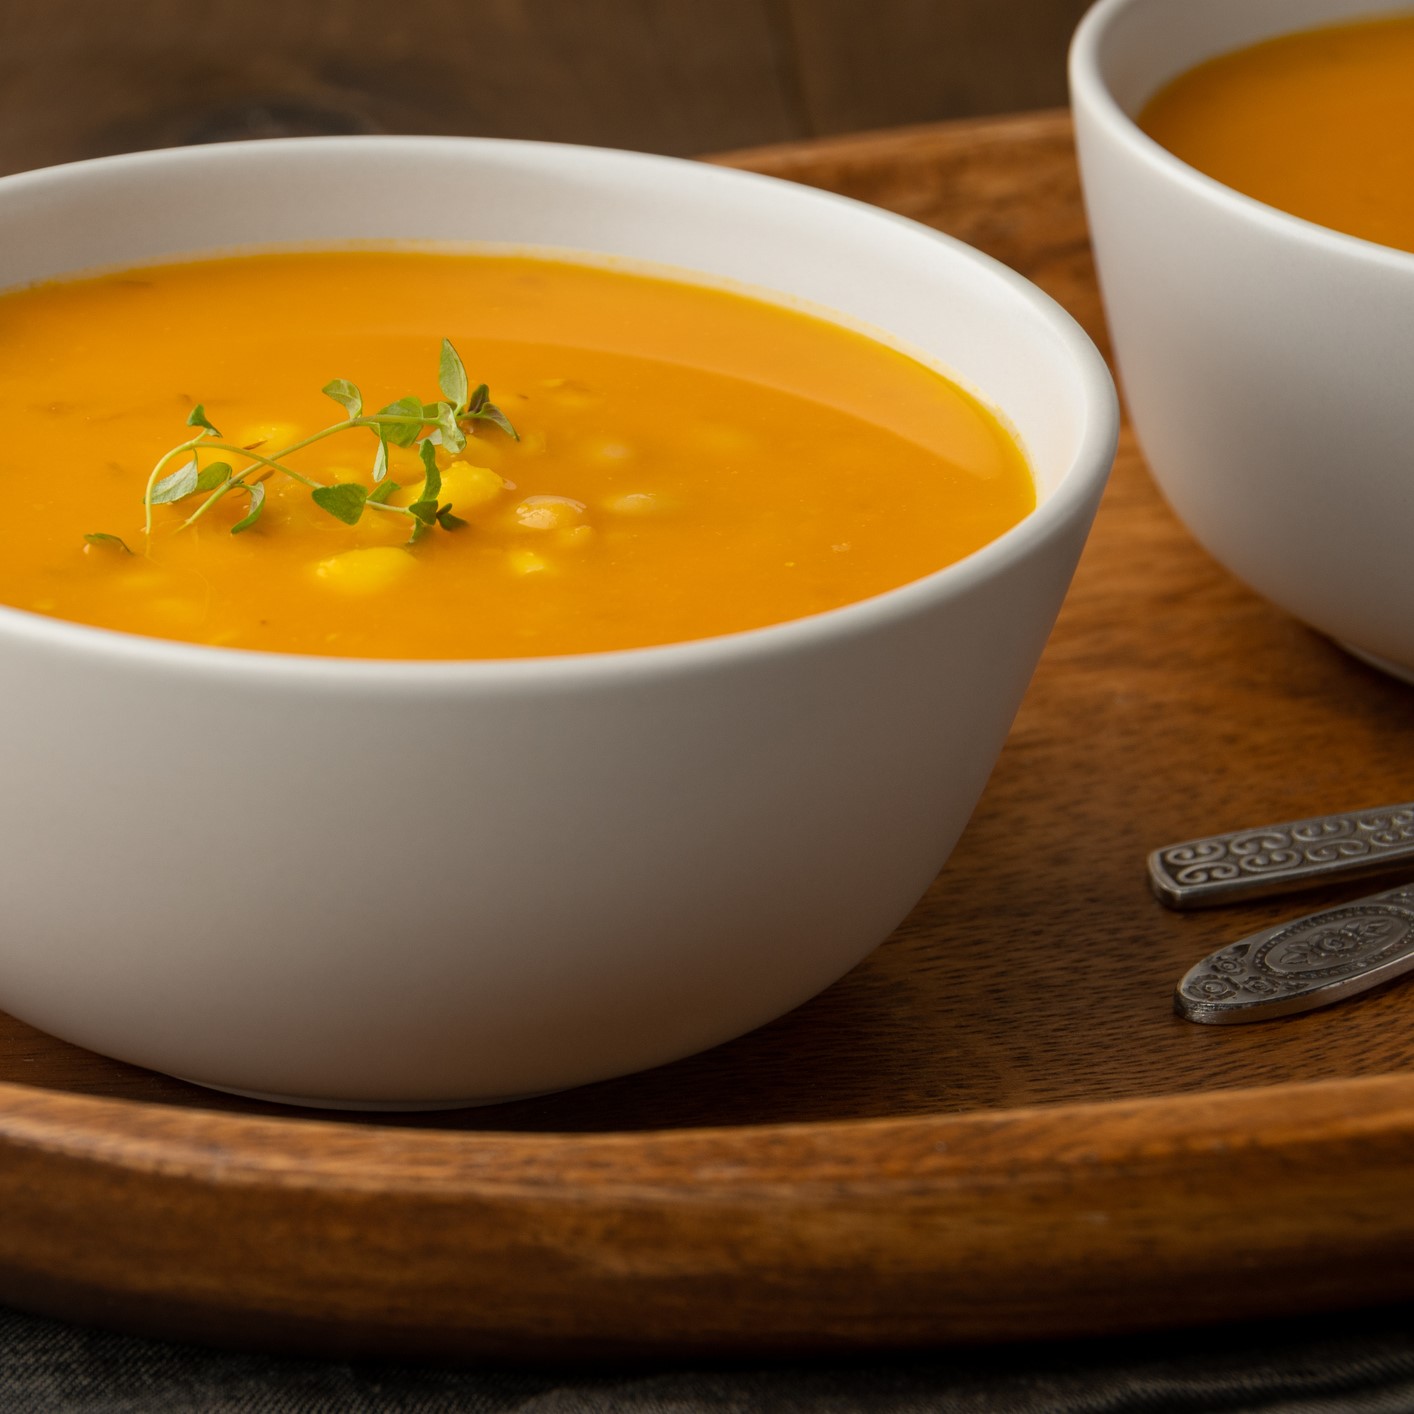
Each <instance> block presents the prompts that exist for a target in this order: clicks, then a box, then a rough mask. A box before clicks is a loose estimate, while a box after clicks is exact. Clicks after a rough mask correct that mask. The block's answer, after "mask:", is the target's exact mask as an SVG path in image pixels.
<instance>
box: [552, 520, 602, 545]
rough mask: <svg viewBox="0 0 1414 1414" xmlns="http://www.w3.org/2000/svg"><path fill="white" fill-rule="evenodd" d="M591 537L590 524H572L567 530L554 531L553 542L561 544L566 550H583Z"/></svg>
mask: <svg viewBox="0 0 1414 1414" xmlns="http://www.w3.org/2000/svg"><path fill="white" fill-rule="evenodd" d="M593 539H594V527H593V526H592V525H572V526H571V527H570V528H569V529H568V530H557V531H556V532H555V544H556V545H563V546H564V547H565V549H567V550H583V549H584V548H585V546H586V545H588V544H589V542H590V541H591V540H593Z"/></svg>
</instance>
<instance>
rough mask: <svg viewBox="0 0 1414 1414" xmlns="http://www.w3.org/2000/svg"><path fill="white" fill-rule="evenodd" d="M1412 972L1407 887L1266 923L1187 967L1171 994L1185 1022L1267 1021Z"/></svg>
mask: <svg viewBox="0 0 1414 1414" xmlns="http://www.w3.org/2000/svg"><path fill="white" fill-rule="evenodd" d="M1406 972H1414V886H1411V887H1406V888H1399V889H1391V890H1390V891H1389V892H1388V893H1383V894H1372V895H1371V896H1370V897H1369V898H1364V899H1360V900H1358V901H1357V902H1355V903H1348V904H1342V905H1341V906H1340V907H1338V908H1327V909H1324V910H1322V911H1321V912H1320V913H1310V914H1307V916H1306V917H1305V918H1298V919H1297V920H1296V921H1295V922H1294V923H1283V924H1280V925H1279V926H1278V927H1275V928H1265V929H1263V930H1262V932H1260V933H1253V934H1252V935H1251V937H1248V938H1243V939H1242V941H1241V942H1238V943H1233V944H1232V945H1231V946H1229V947H1225V948H1222V949H1220V950H1219V951H1218V952H1215V953H1213V954H1212V955H1211V956H1209V957H1206V958H1204V959H1203V961H1202V962H1200V963H1199V964H1198V965H1197V967H1194V968H1192V969H1191V970H1190V971H1189V972H1188V973H1187V974H1186V975H1185V976H1184V978H1183V980H1182V981H1181V982H1180V983H1179V984H1178V989H1177V991H1175V993H1174V999H1173V1005H1174V1010H1175V1011H1176V1012H1178V1014H1179V1015H1180V1016H1182V1017H1186V1018H1187V1019H1188V1020H1189V1021H1201V1022H1206V1023H1208V1024H1210V1025H1228V1024H1231V1023H1234V1022H1243V1021H1266V1020H1268V1019H1269V1018H1271V1017H1274V1016H1290V1015H1292V1014H1293V1013H1295V1012H1301V1011H1312V1010H1314V1009H1315V1008H1316V1007H1322V1006H1328V1005H1329V1004H1330V1003H1331V1002H1338V1001H1340V1000H1341V999H1342V998H1343V997H1351V996H1355V995H1356V994H1357V993H1359V992H1366V991H1369V989H1370V988H1371V987H1378V986H1380V985H1381V984H1382V983H1385V982H1389V981H1392V980H1393V979H1394V978H1396V977H1399V976H1402V975H1403V974H1404V973H1406Z"/></svg>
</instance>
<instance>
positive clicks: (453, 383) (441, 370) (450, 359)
mask: <svg viewBox="0 0 1414 1414" xmlns="http://www.w3.org/2000/svg"><path fill="white" fill-rule="evenodd" d="M437 386H438V387H439V388H440V389H441V390H442V396H443V397H444V398H446V400H447V401H448V402H449V403H451V405H452V407H453V408H454V409H455V411H457V412H461V411H462V410H463V409H464V408H465V407H466V405H467V389H468V388H469V387H470V386H471V385H470V383H469V382H468V381H467V376H466V365H465V364H464V363H462V360H461V355H460V354H459V353H458V352H457V351H456V349H454V348H453V347H452V341H451V340H450V339H443V340H442V360H441V363H440V364H439V365H438V368H437Z"/></svg>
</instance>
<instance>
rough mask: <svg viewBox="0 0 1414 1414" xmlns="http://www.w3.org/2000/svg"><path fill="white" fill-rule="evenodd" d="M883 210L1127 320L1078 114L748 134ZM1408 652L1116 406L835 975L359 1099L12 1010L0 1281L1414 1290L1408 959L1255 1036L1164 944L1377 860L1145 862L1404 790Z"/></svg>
mask: <svg viewBox="0 0 1414 1414" xmlns="http://www.w3.org/2000/svg"><path fill="white" fill-rule="evenodd" d="M722 160H724V161H728V162H730V163H732V164H734V165H737V166H743V167H750V168H754V169H756V170H759V171H765V172H771V173H774V174H776V175H779V176H784V177H788V178H791V179H794V180H798V181H804V182H809V183H812V184H814V185H817V186H821V187H825V188H828V189H831V190H836V191H841V192H845V193H847V194H849V195H851V196H856V197H859V198H862V199H864V200H867V201H873V202H877V203H879V204H881V205H884V206H887V207H890V208H892V209H894V210H897V211H901V212H903V213H904V214H907V215H910V216H913V217H915V218H917V219H920V220H924V221H927V222H929V223H931V224H933V225H936V226H938V227H940V228H941V229H944V230H947V231H950V232H952V233H954V234H957V235H959V236H961V237H962V238H963V239H965V240H968V241H970V242H972V243H974V244H976V245H978V246H980V247H982V248H983V249H985V250H988V251H990V252H991V253H993V254H995V255H997V256H999V257H1000V258H1001V259H1003V260H1005V261H1006V262H1007V263H1009V264H1011V265H1013V266H1014V267H1016V268H1017V269H1019V270H1021V271H1022V272H1023V273H1024V274H1026V275H1028V276H1030V277H1031V278H1032V279H1034V280H1036V281H1037V282H1038V283H1039V284H1041V285H1042V286H1043V287H1044V288H1046V289H1047V290H1048V291H1049V292H1050V293H1051V294H1053V295H1054V296H1055V297H1056V298H1057V299H1058V300H1060V301H1061V303H1063V304H1064V305H1065V306H1066V307H1067V308H1069V309H1070V310H1071V311H1072V312H1073V313H1074V314H1075V315H1076V317H1077V318H1078V319H1079V320H1080V321H1081V323H1082V324H1084V325H1085V327H1086V328H1087V329H1088V330H1089V331H1090V332H1091V334H1092V336H1093V337H1095V338H1096V340H1097V341H1098V342H1100V343H1101V346H1102V347H1103V346H1104V329H1103V323H1102V317H1101V311H1100V306H1099V302H1098V297H1097V294H1096V289H1095V284H1094V276H1093V271H1092V269H1091V265H1090V257H1089V252H1088V247H1087V244H1086V237H1085V226H1084V219H1083V213H1082V209H1081V205H1080V200H1079V193H1078V187H1077V179H1076V173H1075V168H1074V161H1073V155H1072V150H1071V144H1070V131H1069V125H1068V122H1067V120H1066V118H1065V117H1064V116H1063V115H1060V114H1046V115H1037V116H1032V117H1027V118H1017V119H1006V120H995V121H982V122H969V123H960V124H952V125H940V126H934V127H925V128H917V129H912V130H906V131H900V132H897V133H892V134H884V135H878V136H872V137H866V138H848V139H839V140H834V141H827V142H822V143H816V144H807V145H797V146H785V147H779V148H773V149H763V150H758V151H753V152H749V153H745V154H739V155H736V156H732V157H729V158H725V159H722ZM1412 707H1414V689H1410V688H1409V687H1406V686H1403V685H1400V684H1398V683H1396V682H1394V681H1392V680H1390V679H1387V678H1385V677H1382V676H1381V675H1379V674H1377V673H1375V672H1374V671H1372V670H1371V669H1368V668H1366V667H1364V666H1362V665H1360V664H1359V663H1357V662H1355V661H1354V660H1352V659H1350V658H1348V657H1347V656H1345V655H1344V654H1342V653H1341V652H1340V651H1338V650H1337V649H1335V648H1334V647H1332V646H1331V645H1330V644H1329V643H1327V642H1326V641H1324V640H1323V639H1321V638H1319V637H1318V636H1316V635H1314V634H1312V633H1310V632H1309V631H1307V630H1305V629H1303V628H1301V627H1300V626H1299V625H1297V624H1295V623H1294V622H1293V621H1291V620H1290V619H1288V618H1286V617H1285V616H1284V615H1283V614H1281V613H1280V612H1279V611H1277V610H1276V609H1274V608H1272V607H1270V606H1269V605H1267V604H1265V603H1264V602H1262V601H1261V600H1259V599H1257V598H1256V597H1254V596H1253V595H1252V594H1251V593H1249V592H1248V591H1247V590H1245V589H1244V588H1243V587H1242V586H1240V585H1239V584H1237V583H1236V582H1235V581H1233V580H1232V579H1231V578H1229V577H1228V576H1227V575H1226V574H1224V573H1223V572H1222V571H1221V570H1219V569H1218V568H1217V567H1216V566H1215V565H1214V564H1213V563H1212V562H1211V561H1210V560H1208V559H1207V558H1206V556H1205V555H1204V554H1203V553H1202V552H1201V551H1199V550H1198V549H1197V547H1196V546H1195V545H1194V544H1193V542H1192V541H1191V540H1190V539H1189V538H1188V536H1187V534H1186V533H1185V532H1184V530H1183V529H1182V527H1181V526H1179V525H1178V523H1177V522H1176V521H1175V520H1174V519H1173V517H1172V516H1171V515H1170V514H1169V512H1168V511H1167V510H1166V509H1165V507H1164V506H1163V504H1162V503H1161V501H1160V499H1159V497H1158V495H1157V493H1156V491H1155V490H1154V487H1153V485H1152V484H1151V482H1150V481H1149V479H1148V476H1147V474H1146V472H1145V469H1144V466H1143V462H1142V459H1141V456H1140V453H1139V450H1138V448H1137V447H1136V445H1135V443H1134V441H1133V439H1132V437H1131V436H1130V435H1129V433H1128V432H1127V431H1126V433H1125V435H1124V437H1123V439H1122V443H1121V449H1120V454H1119V458H1118V462H1117V465H1116V468H1115V474H1114V478H1113V481H1112V484H1111V487H1110V489H1109V492H1108V494H1107V496H1106V499H1105V502H1104V505H1103V507H1102V509H1101V512H1100V516H1099V519H1098V521H1097V524H1096V527H1095V531H1094V534H1093V536H1092V539H1091V542H1090V544H1089V546H1088V548H1087V550H1086V553H1085V556H1084V558H1083V561H1082V563H1081V567H1080V571H1079V574H1078V576H1077V579H1076V582H1075V585H1074V588H1073V590H1072V593H1071V595H1070V597H1069V599H1068V601H1067V604H1066V607H1065V609H1064V611H1063V613H1062V616H1061V619H1060V622H1059V624H1058V626H1057V629H1056V632H1055V634H1054V637H1053V639H1052V641H1051V643H1050V645H1049V647H1048V648H1047V651H1046V653H1045V656H1044V658H1043V661H1042V664H1041V667H1040V670H1039V671H1038V673H1037V676H1036V679H1035V682H1034V684H1033V686H1032V689H1031V691H1030V693H1029V695H1028V697H1027V699H1026V701H1025V703H1024V705H1023V707H1022V710H1021V713H1020V715H1019V717H1018V719H1017V722H1016V726H1015V729H1014V731H1013V733H1012V737H1011V739H1010V741H1009V743H1008V745H1007V747H1006V749H1005V751H1004V753H1003V756H1002V759H1001V762H1000V764H999V766H998V768H997V771H996V773H995V775H994V777H993V780H992V782H991V784H990V786H989V788H988V790H987V793H986V795H985V796H984V798H983V800H982V803H981V805H980V806H979V808H978V811H977V814H976V816H975V818H974V821H973V823H972V825H971V826H970V828H969V830H968V831H967V833H966V835H965V836H964V838H963V840H962V843H961V844H960V846H959V848H958V850H957V852H956V854H955V855H954V857H953V859H952V860H951V861H950V863H949V864H948V866H947V868H946V869H945V870H944V872H943V874H942V875H941V877H940V878H939V879H938V880H937V882H936V883H935V884H934V886H933V887H932V888H931V889H930V890H929V892H928V894H927V896H926V897H925V898H924V899H923V900H922V901H921V902H920V904H919V906H918V907H917V909H916V910H915V911H914V913H913V914H912V916H911V917H910V918H909V919H908V920H907V921H906V922H905V924H904V925H903V926H902V927H901V928H900V929H899V930H898V931H897V933H896V934H895V935H894V936H893V937H892V938H890V939H889V940H888V941H887V942H886V943H885V944H884V945H883V946H882V947H881V948H880V949H879V950H878V951H877V952H876V953H875V954H874V955H873V956H872V957H870V958H869V959H868V960H867V961H866V962H864V963H863V964H862V965H861V966H860V967H858V968H857V969H856V970H855V971H854V972H852V973H851V974H850V975H849V976H848V977H846V978H845V979H844V980H843V981H842V982H840V983H839V984H837V985H836V986H835V987H834V988H832V989H831V990H830V991H829V992H827V993H825V994H824V995H823V996H821V997H819V998H817V999H816V1000H815V1001H813V1002H811V1003H809V1004H808V1005H806V1006H804V1007H801V1008H800V1009H798V1010H797V1011H795V1012H794V1013H792V1014H791V1015H789V1016H787V1017H785V1018H783V1019H781V1020H780V1021H778V1022H776V1023H774V1024H773V1025H771V1026H768V1027H765V1028H763V1029H762V1030H760V1031H758V1032H756V1033H754V1034H752V1035H750V1036H746V1037H743V1038H742V1039H740V1040H738V1041H736V1042H733V1043H731V1044H729V1045H726V1046H722V1047H719V1048H718V1049H716V1050H714V1051H712V1052H709V1053H708V1054H706V1055H702V1056H698V1057H694V1058H692V1059H689V1060H685V1061H682V1062H679V1063H677V1064H675V1065H672V1066H667V1067H663V1068H662V1069H660V1070H656V1071H653V1072H650V1073H647V1074H644V1075H639V1076H634V1077H629V1078H627V1079H623V1080H618V1081H613V1082H608V1083H605V1084H601V1085H597V1086H593V1087H589V1088H586V1089H583V1090H579V1091H575V1092H571V1093H567V1094H563V1095H558V1096H549V1097H545V1098H542V1099H539V1100H533V1101H525V1102H521V1103H518V1104H514V1105H502V1106H498V1107H493V1108H487V1109H482V1110H475V1111H468V1112H461V1113H457V1114H450V1115H449V1114H437V1115H431V1116H427V1115H423V1116H411V1117H393V1118H389V1117H386V1116H375V1117H371V1118H359V1117H355V1116H350V1115H347V1114H338V1115H333V1116H327V1115H318V1114H316V1113H314V1112H305V1113H303V1114H300V1115H292V1114H291V1113H290V1112H285V1111H277V1110H275V1109H274V1108H272V1107H269V1106H262V1105H258V1104H254V1103H251V1102H245V1101H241V1100H235V1099H230V1098H226V1097H222V1096H218V1095H214V1094H209V1093H206V1092H202V1091H199V1090H196V1089H194V1088H192V1087H190V1086H186V1085H183V1084H181V1083H180V1082H178V1081H174V1080H169V1079H166V1078H163V1077H160V1076H156V1075H152V1074H150V1073H147V1072H144V1071H140V1070H137V1069H134V1068H132V1067H127V1066H123V1065H119V1064H117V1063H114V1062H110V1061H107V1060H104V1059H102V1058H100V1057H97V1056H94V1055H91V1054H89V1053H86V1052H83V1051H79V1050H77V1049H75V1048H73V1047H69V1046H66V1045H64V1044H62V1043H60V1042H57V1041H54V1040H52V1039H50V1038H47V1037H45V1036H42V1035H40V1034H39V1033H37V1032H35V1031H33V1030H31V1029H30V1028H27V1027H25V1026H23V1025H21V1024H20V1023H18V1022H14V1021H10V1020H6V1021H4V1022H3V1024H0V1211H4V1212H5V1214H6V1218H5V1221H4V1222H3V1223H0V1299H5V1300H9V1301H11V1302H14V1303H16V1304H21V1305H27V1306H30V1307H33V1308H35V1309H39V1310H48V1311H53V1312H58V1313H61V1314H68V1315H75V1316H80V1317H83V1318H87V1319H94V1320H99V1321H103V1322H107V1323H110V1324H117V1325H123V1326H126V1327H129V1328H137V1329H146V1330H155V1331H161V1332H165V1333H172V1334H180V1335H185V1336H192V1337H196V1338H201V1339H207V1340H213V1341H220V1342H228V1343H245V1344H256V1345H262V1346H266V1347H272V1348H273V1347H280V1348H289V1349H302V1350H324V1351H334V1350H338V1351H360V1352H364V1353H370V1352H375V1351H376V1352H388V1353H409V1354H438V1355H452V1356H457V1357H471V1356H488V1355H494V1356H523V1357H536V1358H543V1357H544V1356H546V1355H547V1354H550V1355H563V1356H572V1357H575V1358H585V1357H592V1356H596V1355H603V1356H609V1355H617V1354H622V1353H624V1352H628V1351H633V1352H637V1353H640V1354H641V1353H643V1352H645V1351H651V1352H658V1353H664V1354H666V1353H675V1352H682V1351H716V1352H722V1351H760V1350H773V1351H785V1350H803V1349H818V1348H824V1347H829V1348H835V1349H838V1348H845V1347H859V1348H862V1347H873V1346H880V1345H903V1344H913V1343H920V1342H935V1341H946V1340H973V1339H984V1338H985V1339H998V1338H1008V1337H1019V1336H1028V1337H1029V1336H1037V1335H1061V1334H1070V1333H1078V1332H1086V1333H1096V1332H1102V1331H1117V1330H1126V1329H1135V1328H1139V1327H1143V1326H1154V1325H1171V1324H1176V1323H1185V1322H1196V1321H1204V1320H1213V1319H1218V1318H1226V1317H1233V1316H1240V1315H1247V1314H1273V1313H1278V1312H1286V1311H1304V1310H1319V1309H1326V1308H1332V1307H1336V1306H1349V1305H1355V1304H1359V1303H1363V1302H1369V1301H1375V1300H1381V1299H1386V1298H1392V1297H1396V1296H1398V1297H1407V1296H1411V1295H1414V1204H1411V1203H1410V1202H1409V1201H1408V1200H1409V1193H1410V1174H1411V1172H1414V1024H1411V1023H1414V988H1410V987H1407V986H1406V987H1404V988H1400V987H1393V988H1389V989H1387V990H1385V991H1383V992H1377V993H1374V994H1372V995H1370V996H1368V997H1367V998H1366V999H1364V1000H1361V1001H1359V1002H1356V1003H1353V1004H1348V1005H1345V1006H1342V1007H1337V1008H1335V1009H1332V1010H1330V1011H1326V1012H1320V1013H1315V1014H1312V1015H1309V1016H1305V1017H1296V1018H1291V1019H1288V1020H1283V1021H1277V1022H1272V1023H1268V1024H1266V1025H1262V1026H1256V1027H1250V1028H1242V1027H1236V1028H1206V1027H1197V1026H1193V1025H1190V1024H1188V1023H1185V1022H1183V1021H1180V1020H1178V1019H1176V1018H1175V1017H1174V1016H1173V1014H1172V1012H1171V1009H1170V997H1171V993H1172V989H1173V986H1174V983H1175V981H1176V979H1177V978H1178V976H1179V975H1180V974H1181V973H1182V972H1183V971H1184V970H1185V969H1186V968H1187V967H1188V966H1190V965H1191V964H1192V963H1193V962H1194V961H1196V960H1197V959H1198V958H1199V957H1200V956H1201V955H1202V954H1204V953H1205V952H1207V951H1209V950H1211V949H1212V948H1214V947H1216V946H1218V945H1219V944H1220V943H1222V942H1224V941H1227V940H1231V939H1234V938H1236V937H1238V936H1241V935H1242V934H1244V933H1246V932H1250V931H1252V930H1253V929H1255V928H1258V927H1262V926H1265V925H1268V924H1271V923H1273V922H1277V921H1280V920H1281V919H1284V918H1287V917H1291V916H1294V915H1295V914H1296V913H1299V912H1304V911H1306V910H1308V909H1310V908H1314V907H1317V906H1320V905H1321V904H1322V903H1327V902H1331V901H1334V900H1335V899H1337V898H1343V897H1349V896H1351V894H1352V893H1359V892H1365V891H1368V890H1369V888H1370V887H1371V886H1369V885H1363V886H1362V885H1357V886H1355V887H1354V889H1353V890H1352V889H1345V890H1341V891H1338V892H1329V891H1328V892H1326V893H1324V894H1318V895H1314V896H1313V895H1309V894H1308V895H1304V896H1302V897H1301V898H1300V900H1298V901H1294V902H1293V901H1289V900H1287V901H1284V900H1268V901H1264V902H1261V903H1255V904H1251V905H1247V906H1243V907H1239V908H1232V909H1226V910H1217V911H1212V912H1207V913H1201V914H1194V915H1187V916H1184V915H1177V914H1173V913H1170V912H1167V911H1166V910H1164V909H1162V908H1161V907H1160V906H1159V905H1158V904H1157V903H1155V902H1154V901H1153V899H1152V898H1151V897H1150V896H1149V894H1148V892H1147V889H1146V886H1145V882H1144V871H1143V864H1144V856H1145V853H1146V852H1147V851H1148V850H1149V849H1152V848H1154V847H1156V846H1158V845H1161V844H1165V843H1168V842H1171V841H1175V840H1179V839H1184V838H1189V837H1192V836H1194V835H1198V834H1203V833H1208V832H1211V831H1216V830H1223V829H1229V828H1237V827H1240V826H1244V825H1250V824H1261V823H1264V822H1267V821H1272V820H1280V819H1291V818H1297V817H1299V816H1302V815H1307V814H1318V813H1323V812H1325V811H1329V810H1332V809H1338V808H1355V807H1361V806H1374V805H1378V804H1381V803H1384V802H1387V801H1391V800H1406V799H1408V798H1409V796H1410V794H1411V793H1414V792H1411V779H1414V771H1411V767H1412V766H1414V712H1411V708H1412Z"/></svg>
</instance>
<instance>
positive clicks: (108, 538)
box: [84, 530, 132, 555]
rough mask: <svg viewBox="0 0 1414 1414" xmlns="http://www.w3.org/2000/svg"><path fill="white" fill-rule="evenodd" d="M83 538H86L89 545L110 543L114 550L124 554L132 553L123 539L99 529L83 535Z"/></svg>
mask: <svg viewBox="0 0 1414 1414" xmlns="http://www.w3.org/2000/svg"><path fill="white" fill-rule="evenodd" d="M84 539H85V540H87V541H88V543H89V544H90V545H111V546H112V547H113V548H114V549H115V550H121V551H122V552H123V554H125V555H131V554H132V551H131V550H129V549H128V547H127V543H126V542H125V541H122V540H120V539H119V538H118V537H117V536H116V535H108V534H106V533H105V532H104V531H101V530H95V531H93V532H92V533H91V534H89V535H85V536H84Z"/></svg>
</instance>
